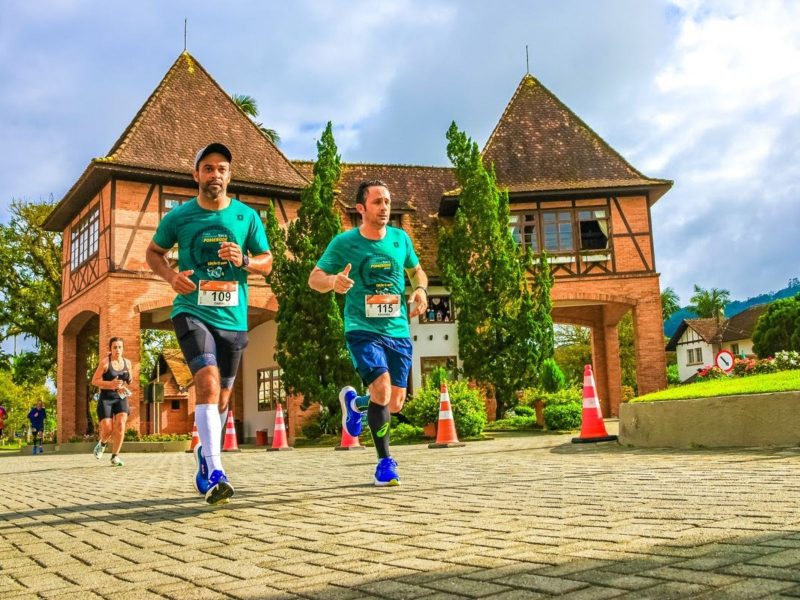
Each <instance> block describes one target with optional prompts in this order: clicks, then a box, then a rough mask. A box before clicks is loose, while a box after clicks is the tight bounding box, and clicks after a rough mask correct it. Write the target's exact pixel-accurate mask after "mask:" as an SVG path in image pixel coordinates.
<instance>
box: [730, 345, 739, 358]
mask: <svg viewBox="0 0 800 600" xmlns="http://www.w3.org/2000/svg"><path fill="white" fill-rule="evenodd" d="M731 354H733V355H734V356H739V344H731Z"/></svg>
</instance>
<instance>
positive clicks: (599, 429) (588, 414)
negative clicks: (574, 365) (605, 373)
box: [572, 365, 617, 444]
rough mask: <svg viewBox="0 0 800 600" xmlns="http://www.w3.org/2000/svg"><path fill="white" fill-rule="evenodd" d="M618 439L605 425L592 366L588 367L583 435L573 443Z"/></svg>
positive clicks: (582, 418) (585, 374)
mask: <svg viewBox="0 0 800 600" xmlns="http://www.w3.org/2000/svg"><path fill="white" fill-rule="evenodd" d="M615 439H617V436H615V435H608V432H607V431H606V425H605V423H603V411H602V410H600V400H599V399H598V398H597V388H596V387H595V385H594V375H593V374H592V365H586V367H585V368H584V370H583V415H582V417H581V435H580V437H576V438H572V443H574V444H579V443H583V442H611V441H613V440H615Z"/></svg>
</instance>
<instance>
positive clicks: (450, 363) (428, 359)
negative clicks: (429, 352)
mask: <svg viewBox="0 0 800 600" xmlns="http://www.w3.org/2000/svg"><path fill="white" fill-rule="evenodd" d="M419 366H420V370H419V372H420V375H422V385H425V381H426V380H427V379H428V377H429V376H430V374H431V372H432V371H433V370H434V369H436V368H438V367H443V368H445V369H447V372H448V373H449V374H450V375H451V376H453V378H454V379H455V373H456V367H457V366H458V363H457V361H456V357H455V356H423V357H422V358H420V359H419Z"/></svg>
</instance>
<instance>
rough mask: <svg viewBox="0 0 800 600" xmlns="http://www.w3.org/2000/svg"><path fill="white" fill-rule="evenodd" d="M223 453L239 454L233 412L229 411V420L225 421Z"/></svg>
mask: <svg viewBox="0 0 800 600" xmlns="http://www.w3.org/2000/svg"><path fill="white" fill-rule="evenodd" d="M222 451H223V452H239V444H238V443H237V442H236V427H235V426H234V424H233V411H232V410H229V411H228V420H227V421H225V438H224V439H223V441H222Z"/></svg>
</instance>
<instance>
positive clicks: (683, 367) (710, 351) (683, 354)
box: [675, 329, 716, 381]
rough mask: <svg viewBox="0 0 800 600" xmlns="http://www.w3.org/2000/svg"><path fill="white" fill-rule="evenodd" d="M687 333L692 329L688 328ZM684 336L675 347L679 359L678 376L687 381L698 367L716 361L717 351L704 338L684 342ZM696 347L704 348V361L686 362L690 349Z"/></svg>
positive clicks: (706, 365)
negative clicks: (696, 362)
mask: <svg viewBox="0 0 800 600" xmlns="http://www.w3.org/2000/svg"><path fill="white" fill-rule="evenodd" d="M686 331H687V333H688V332H689V331H691V330H689V329H687V330H686ZM685 336H686V334H684V336H682V337H681V339H680V340H679V341H678V345H677V347H676V349H675V351H676V356H677V360H678V376H679V377H680V379H681V381H686V380H687V379H689V377H691V376H692V375H694V374H695V373H697V369H700V368H703V367H708V366H710V365H712V364H713V363H714V356H715V355H716V351H715V349H714V347H713V346H712V345H711V344H708V343H706V342H704V341H702V340H696V341H693V342H691V343H682V342H684V341H685V340H684V337H685ZM695 348H702V350H703V363H702V364H691V365H689V364H686V363H687V361H688V351H689V349H695Z"/></svg>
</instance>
